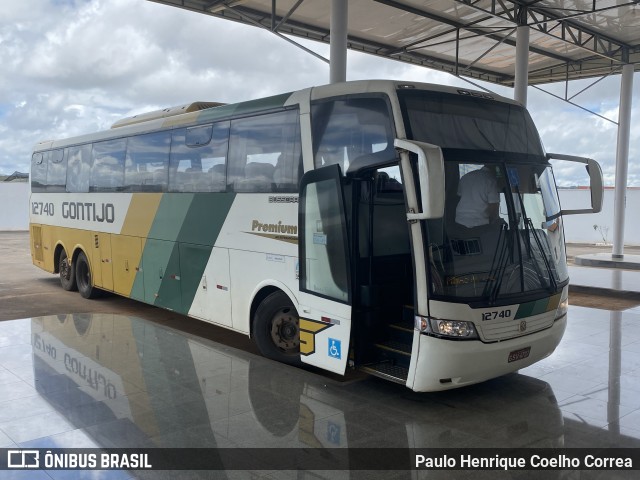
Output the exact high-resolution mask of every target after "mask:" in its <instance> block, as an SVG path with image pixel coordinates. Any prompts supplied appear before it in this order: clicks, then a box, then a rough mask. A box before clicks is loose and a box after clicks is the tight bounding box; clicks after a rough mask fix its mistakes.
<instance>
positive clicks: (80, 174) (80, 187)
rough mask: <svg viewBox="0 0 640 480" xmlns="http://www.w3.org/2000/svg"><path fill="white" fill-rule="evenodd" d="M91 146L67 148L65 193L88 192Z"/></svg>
mask: <svg viewBox="0 0 640 480" xmlns="http://www.w3.org/2000/svg"><path fill="white" fill-rule="evenodd" d="M92 148H93V147H92V145H91V144H86V145H79V146H76V147H69V148H67V149H66V150H65V156H66V158H67V192H71V193H86V192H88V191H89V175H90V173H91V150H92Z"/></svg>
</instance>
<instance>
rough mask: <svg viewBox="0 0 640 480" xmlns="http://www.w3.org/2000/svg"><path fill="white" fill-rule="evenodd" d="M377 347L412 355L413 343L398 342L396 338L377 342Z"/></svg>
mask: <svg viewBox="0 0 640 480" xmlns="http://www.w3.org/2000/svg"><path fill="white" fill-rule="evenodd" d="M376 347H378V348H381V349H382V350H387V351H391V352H394V353H399V354H401V355H407V356H411V344H410V343H404V342H397V341H394V340H385V341H384V342H379V343H376Z"/></svg>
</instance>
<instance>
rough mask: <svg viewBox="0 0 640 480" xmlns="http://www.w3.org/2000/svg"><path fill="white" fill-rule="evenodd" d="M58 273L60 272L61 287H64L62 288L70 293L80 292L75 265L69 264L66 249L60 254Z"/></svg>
mask: <svg viewBox="0 0 640 480" xmlns="http://www.w3.org/2000/svg"><path fill="white" fill-rule="evenodd" d="M58 271H59V272H60V285H62V288H64V289H65V290H66V291H68V292H73V291H76V290H78V284H77V283H76V269H75V265H71V264H70V263H69V257H67V252H66V250H64V249H62V251H61V252H60V260H58Z"/></svg>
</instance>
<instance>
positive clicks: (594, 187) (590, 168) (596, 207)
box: [547, 153, 604, 215]
mask: <svg viewBox="0 0 640 480" xmlns="http://www.w3.org/2000/svg"><path fill="white" fill-rule="evenodd" d="M552 159H556V160H565V161H568V162H576V163H584V164H585V167H586V169H587V173H588V174H589V187H590V188H591V208H584V209H580V210H562V211H561V212H560V213H561V214H562V215H577V214H581V213H598V212H599V211H600V210H602V198H603V196H604V190H603V187H602V169H601V168H600V164H599V163H598V162H596V161H595V160H593V159H591V158H585V157H576V156H574V155H563V154H561V153H547V160H552Z"/></svg>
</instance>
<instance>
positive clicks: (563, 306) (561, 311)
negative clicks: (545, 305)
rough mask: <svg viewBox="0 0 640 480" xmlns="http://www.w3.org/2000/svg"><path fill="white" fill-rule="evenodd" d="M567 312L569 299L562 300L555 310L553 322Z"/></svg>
mask: <svg viewBox="0 0 640 480" xmlns="http://www.w3.org/2000/svg"><path fill="white" fill-rule="evenodd" d="M567 310H569V298H568V297H567V298H565V299H564V300H562V301H561V302H560V305H558V309H557V310H556V318H555V320H558V319H559V318H562V317H564V316H565V315H566V314H567Z"/></svg>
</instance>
